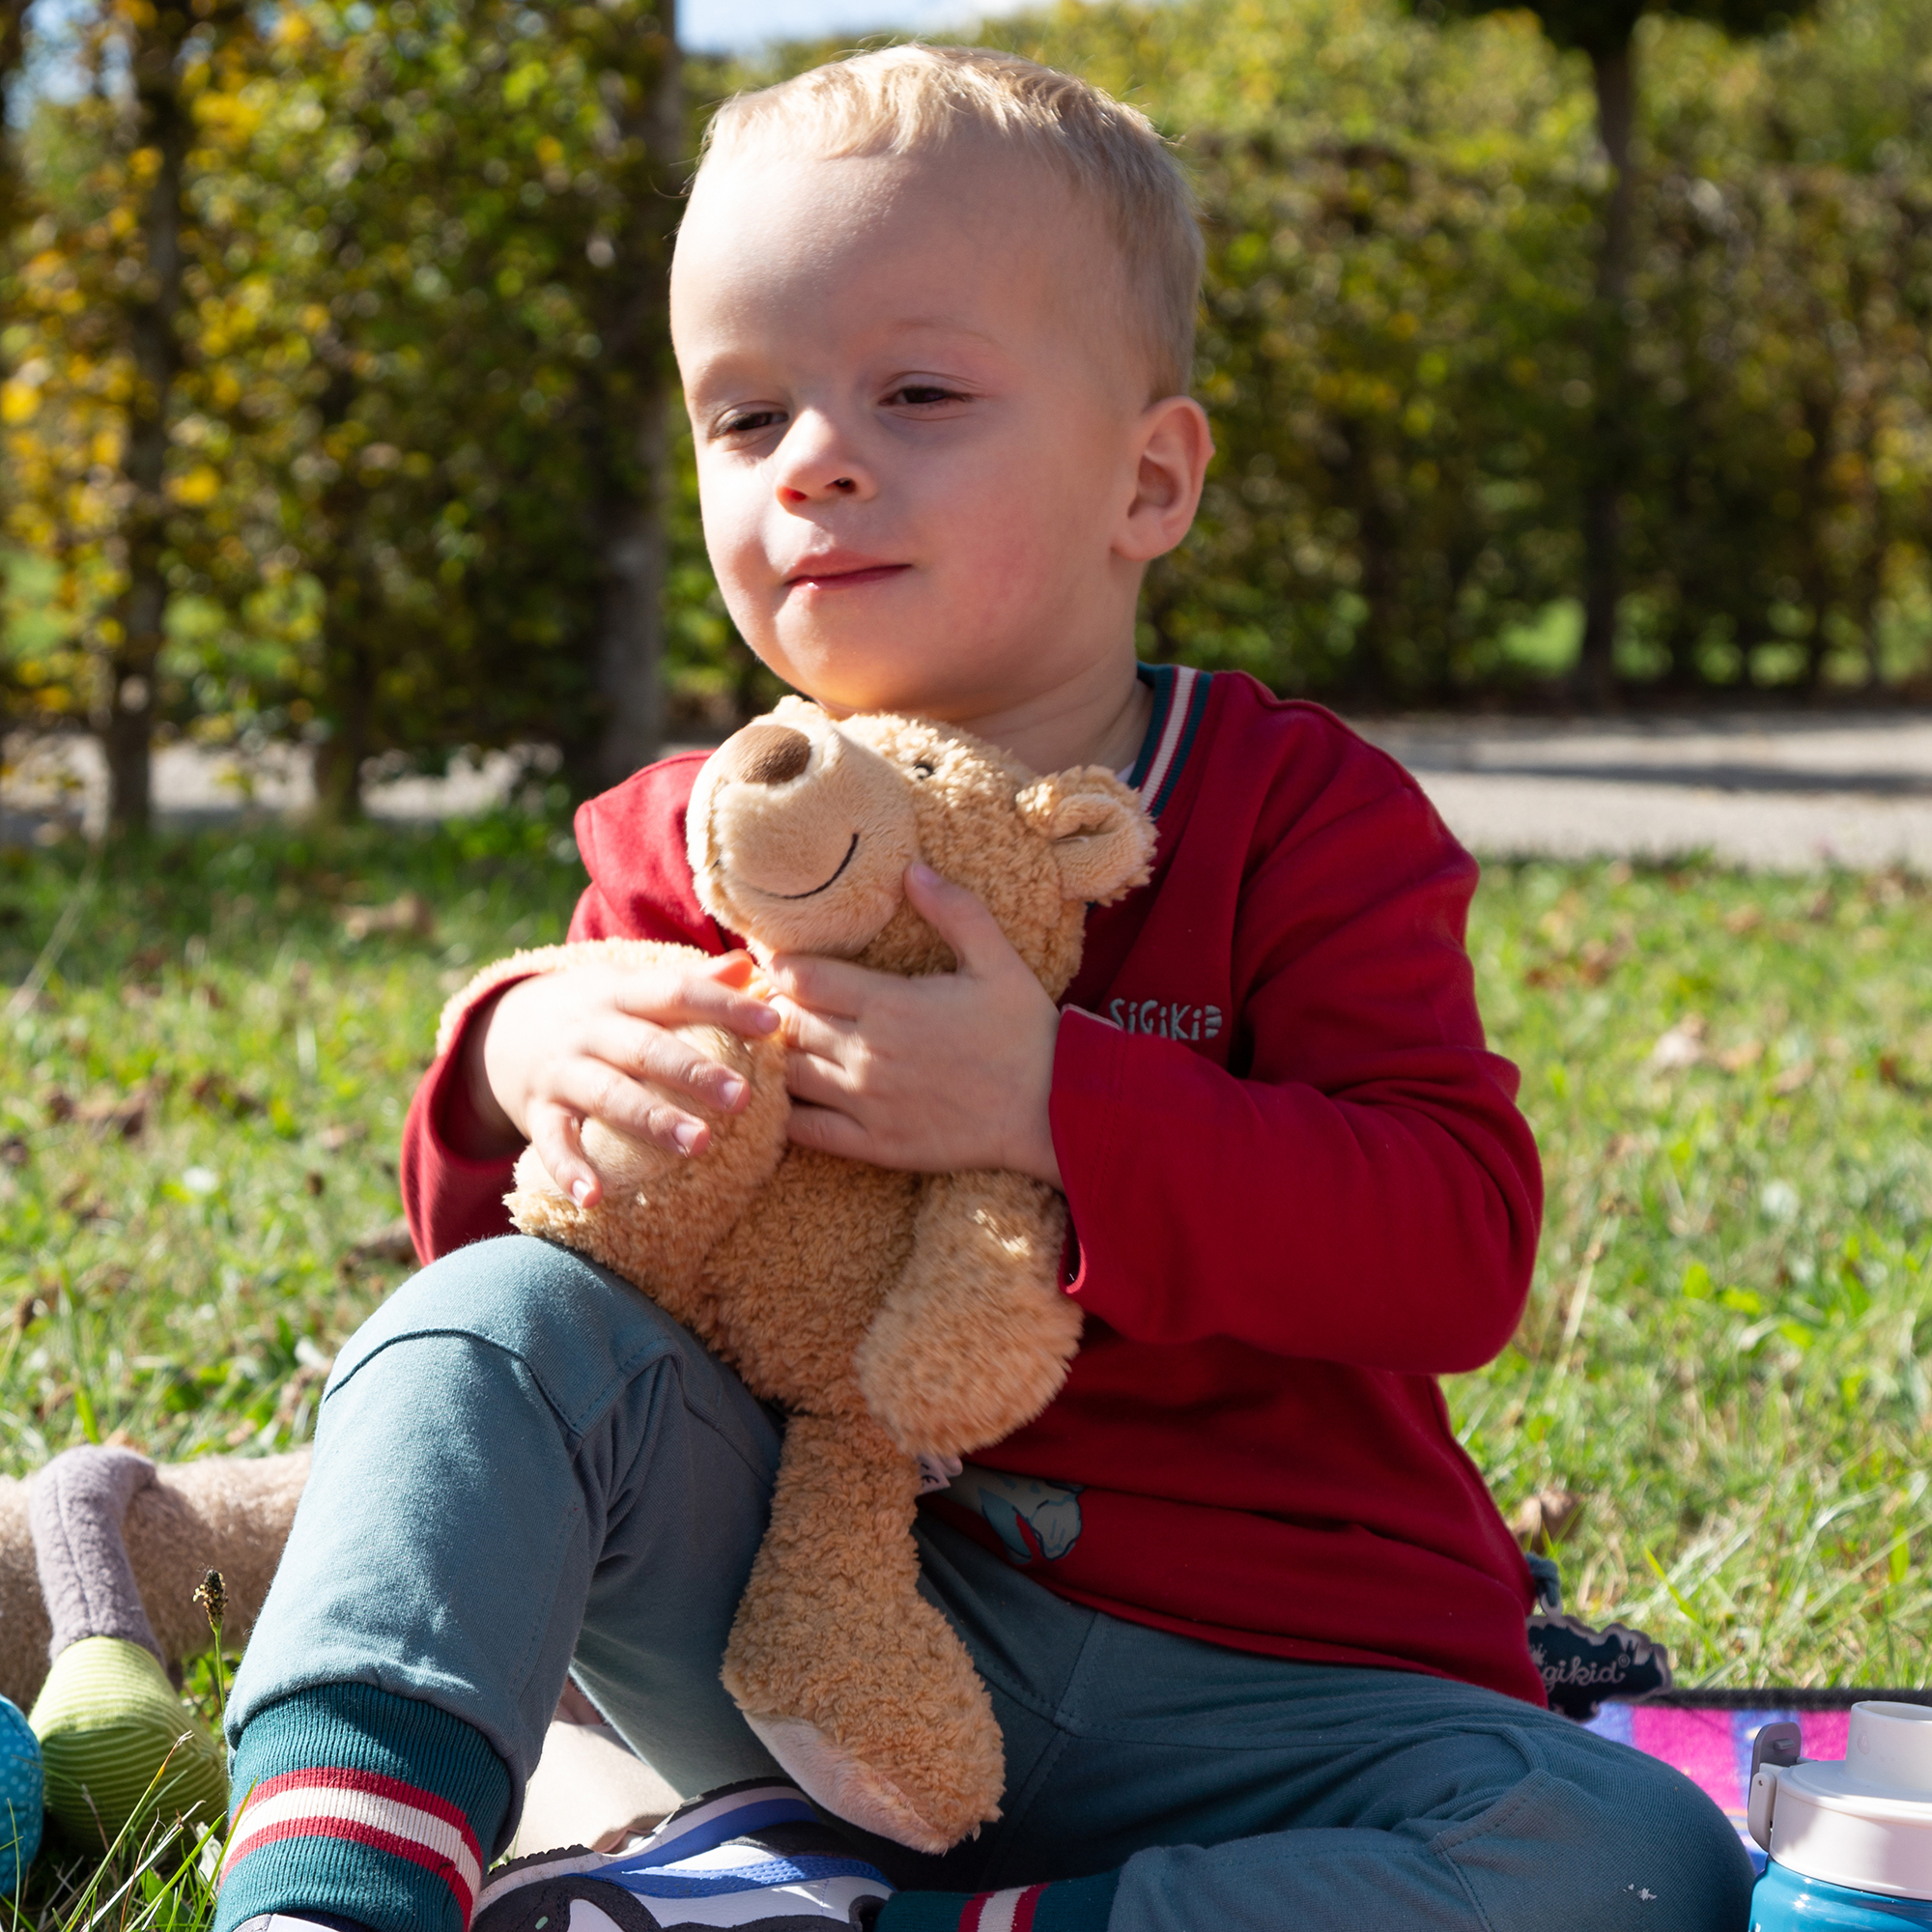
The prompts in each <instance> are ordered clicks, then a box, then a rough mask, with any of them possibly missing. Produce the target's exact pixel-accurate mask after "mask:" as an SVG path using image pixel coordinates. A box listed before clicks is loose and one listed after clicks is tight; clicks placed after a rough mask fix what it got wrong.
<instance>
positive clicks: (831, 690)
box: [758, 633, 967, 719]
mask: <svg viewBox="0 0 1932 1932" xmlns="http://www.w3.org/2000/svg"><path fill="white" fill-rule="evenodd" d="M921 644H922V648H921V649H920V650H919V651H918V653H917V655H916V656H914V655H912V654H910V653H909V652H908V651H907V649H906V644H905V638H904V634H903V633H898V634H896V635H895V637H894V638H893V639H888V640H881V639H869V638H868V639H865V640H863V641H860V640H856V639H849V638H847V639H836V640H835V639H812V640H810V641H800V642H798V643H796V644H793V645H790V646H784V647H781V648H779V649H775V650H773V651H772V652H770V653H769V654H767V653H766V652H765V651H762V650H761V651H759V652H758V656H759V657H761V658H762V659H764V662H765V664H766V666H767V667H768V668H770V669H771V670H773V671H775V672H776V673H777V674H778V675H779V676H780V677H781V678H782V679H783V680H784V681H785V683H786V684H788V685H790V686H791V687H792V689H793V690H794V691H799V692H803V693H804V694H805V696H808V697H810V698H812V699H814V700H815V701H816V702H817V703H819V704H822V705H824V707H825V708H826V709H827V710H828V711H830V712H833V713H834V714H835V715H837V716H838V717H841V718H842V717H847V716H849V715H850V714H852V713H853V712H857V711H896V712H903V713H905V714H907V715H908V716H911V717H918V718H941V719H943V718H946V717H947V716H949V715H951V714H952V712H953V711H955V710H956V709H958V707H959V705H960V703H961V702H962V701H963V695H962V694H961V693H960V692H959V690H958V688H957V685H958V680H957V677H956V674H955V673H954V669H953V668H954V667H955V666H956V665H957V664H958V663H959V662H960V661H961V659H960V657H959V656H958V655H956V653H963V652H964V651H965V650H966V648H967V647H966V646H965V645H964V644H963V643H960V644H957V645H950V644H949V642H948V641H946V640H944V639H941V640H939V641H938V642H937V645H936V647H935V640H934V639H933V638H932V636H931V634H930V633H928V634H927V635H926V636H925V637H924V638H923V639H921Z"/></svg>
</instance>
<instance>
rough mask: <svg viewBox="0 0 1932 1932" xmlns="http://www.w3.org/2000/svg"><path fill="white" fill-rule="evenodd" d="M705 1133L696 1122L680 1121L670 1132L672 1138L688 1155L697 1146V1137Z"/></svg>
mask: <svg viewBox="0 0 1932 1932" xmlns="http://www.w3.org/2000/svg"><path fill="white" fill-rule="evenodd" d="M703 1131H704V1129H703V1128H702V1127H700V1126H699V1125H698V1124H697V1122H696V1121H680V1122H678V1123H677V1125H676V1126H674V1127H673V1128H672V1129H671V1130H670V1137H671V1139H672V1140H674V1141H675V1142H676V1143H677V1144H678V1146H679V1147H680V1148H681V1149H683V1151H685V1152H686V1153H689V1152H690V1151H692V1149H693V1148H695V1147H696V1145H697V1137H698V1135H699V1134H701V1133H702V1132H703Z"/></svg>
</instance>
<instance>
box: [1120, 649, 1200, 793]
mask: <svg viewBox="0 0 1932 1932" xmlns="http://www.w3.org/2000/svg"><path fill="white" fill-rule="evenodd" d="M1138 670H1139V673H1140V680H1141V682H1142V683H1143V684H1145V685H1147V686H1148V687H1149V688H1150V689H1151V691H1152V692H1153V717H1152V718H1151V720H1150V721H1149V723H1148V727H1147V736H1146V737H1144V738H1143V739H1142V740H1141V753H1140V756H1139V757H1138V758H1136V759H1135V760H1134V765H1133V770H1132V771H1130V772H1129V773H1128V774H1127V782H1128V783H1129V784H1130V785H1132V786H1133V788H1134V789H1135V790H1136V791H1137V792H1139V793H1140V795H1141V798H1142V800H1143V801H1144V802H1145V804H1146V806H1147V809H1148V810H1149V812H1150V813H1151V815H1152V816H1153V817H1155V818H1158V817H1159V816H1160V814H1161V813H1162V811H1164V810H1166V808H1167V802H1168V800H1169V799H1170V798H1172V797H1173V796H1174V787H1175V785H1176V783H1177V782H1178V781H1179V778H1180V772H1181V767H1182V766H1183V765H1185V764H1186V762H1187V754H1188V753H1189V752H1191V751H1192V750H1193V749H1194V738H1195V734H1196V733H1197V732H1198V731H1199V730H1200V728H1201V720H1202V716H1203V714H1204V713H1205V712H1206V711H1207V709H1208V673H1207V672H1206V671H1200V670H1196V669H1195V668H1194V667H1193V666H1192V665H1141V666H1139V667H1138Z"/></svg>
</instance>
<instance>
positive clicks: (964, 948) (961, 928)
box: [905, 861, 1017, 974]
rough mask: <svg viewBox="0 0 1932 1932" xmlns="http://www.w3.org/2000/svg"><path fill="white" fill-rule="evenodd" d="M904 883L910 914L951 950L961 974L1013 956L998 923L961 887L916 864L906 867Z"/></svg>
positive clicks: (1008, 941)
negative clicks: (927, 926)
mask: <svg viewBox="0 0 1932 1932" xmlns="http://www.w3.org/2000/svg"><path fill="white" fill-rule="evenodd" d="M905 881H906V897H907V898H909V899H910V900H911V901H912V907H913V910H914V911H915V912H916V913H918V914H919V916H920V917H921V918H922V919H923V920H924V921H925V923H926V924H928V925H929V926H931V928H932V929H933V931H934V932H936V933H938V935H939V936H940V938H941V939H943V940H945V942H946V943H947V945H948V946H950V947H952V956H953V957H954V958H955V959H957V960H958V962H959V969H960V971H961V972H963V973H974V974H978V973H980V972H983V971H985V970H987V969H989V968H992V967H996V966H1000V965H1003V964H1005V963H1006V961H1007V960H1009V959H1010V958H1013V957H1016V956H1017V955H1016V954H1015V953H1014V952H1013V948H1012V942H1011V941H1010V940H1009V939H1008V937H1007V935H1006V934H1005V933H1004V932H1002V931H1001V930H1000V923H999V921H998V920H996V919H995V918H994V917H993V915H992V914H991V913H989V912H988V911H987V910H986V908H985V907H984V906H983V905H982V904H981V903H980V900H979V898H978V897H977V896H975V895H973V894H972V893H969V892H968V891H967V890H966V888H965V887H964V886H955V885H954V884H953V883H952V880H950V879H942V878H941V877H940V876H939V874H938V873H937V872H935V871H934V870H933V869H932V867H930V866H926V865H922V864H920V863H919V862H917V861H915V862H914V863H913V864H912V865H910V866H908V867H906V874H905Z"/></svg>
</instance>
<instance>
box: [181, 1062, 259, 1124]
mask: <svg viewBox="0 0 1932 1932" xmlns="http://www.w3.org/2000/svg"><path fill="white" fill-rule="evenodd" d="M187 1096H188V1098H189V1099H190V1100H192V1101H193V1102H194V1104H195V1105H196V1106H197V1107H199V1108H201V1109H202V1111H203V1112H204V1113H209V1114H227V1115H228V1116H230V1118H231V1119H234V1120H238V1121H239V1120H241V1119H242V1118H243V1117H244V1116H246V1115H249V1114H259V1113H260V1112H261V1111H262V1102H261V1101H260V1100H258V1099H257V1098H256V1097H255V1096H254V1094H250V1093H248V1092H247V1091H246V1090H245V1089H243V1088H241V1087H238V1086H236V1084H235V1083H234V1081H232V1080H231V1079H229V1077H228V1076H227V1074H225V1073H223V1072H221V1071H220V1070H219V1069H218V1068H216V1067H213V1066H211V1067H210V1068H209V1069H208V1071H207V1072H205V1073H203V1074H200V1075H199V1076H198V1077H197V1078H196V1080H195V1082H194V1084H193V1086H191V1087H190V1088H189V1089H188V1090H187Z"/></svg>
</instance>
